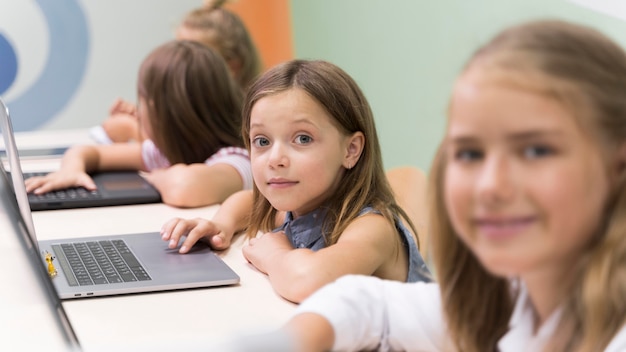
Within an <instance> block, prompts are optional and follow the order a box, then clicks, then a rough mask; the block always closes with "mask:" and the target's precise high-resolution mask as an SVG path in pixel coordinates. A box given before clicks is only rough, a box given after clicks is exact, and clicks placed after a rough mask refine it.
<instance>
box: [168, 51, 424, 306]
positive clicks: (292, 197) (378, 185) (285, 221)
mask: <svg viewBox="0 0 626 352" xmlns="http://www.w3.org/2000/svg"><path fill="white" fill-rule="evenodd" d="M242 135H243V136H244V139H245V143H246V146H247V147H248V149H249V150H250V159H251V163H252V172H253V177H254V181H255V187H254V191H253V192H246V191H243V192H238V193H236V194H234V195H233V196H231V197H230V198H229V199H227V200H226V201H225V202H224V203H223V204H222V206H221V207H220V209H219V211H218V212H217V214H216V215H215V217H214V218H213V220H212V221H208V220H204V219H188V220H184V219H179V218H176V219H172V220H170V221H169V222H167V223H166V224H165V225H164V226H163V239H164V240H166V241H170V247H172V248H175V247H176V246H177V245H178V244H179V242H181V238H182V237H183V236H187V237H186V239H185V240H184V241H183V242H182V245H181V248H180V252H181V253H185V252H187V250H188V249H189V248H190V246H191V245H192V244H193V243H195V242H196V241H198V240H204V241H207V242H209V243H210V244H211V245H212V246H213V247H214V248H217V249H223V248H226V247H228V246H229V245H230V241H231V238H232V236H233V234H234V233H236V232H238V231H240V230H243V229H244V227H245V226H246V224H248V226H247V229H246V230H247V234H248V236H249V237H250V241H249V245H248V246H246V247H245V248H244V249H243V253H244V256H245V257H246V258H247V259H248V261H249V262H250V263H252V265H254V266H255V267H256V268H257V269H259V270H260V271H262V272H263V273H266V274H267V275H268V276H269V280H270V282H271V283H272V286H273V287H274V289H275V290H276V291H277V292H278V294H280V295H281V296H283V297H284V298H286V299H288V300H290V301H293V302H299V301H301V300H302V299H304V298H305V297H307V296H308V295H310V294H311V293H312V292H313V291H315V290H316V289H318V288H319V287H321V286H323V285H324V284H326V283H329V282H331V281H333V280H335V279H337V278H338V277H340V276H342V275H345V274H351V273H352V274H367V275H374V276H378V277H381V278H385V279H392V280H398V281H420V280H429V273H428V269H427V268H426V266H425V264H424V261H423V259H422V257H421V256H420V253H419V250H418V246H417V243H416V241H415V239H414V237H413V235H412V233H411V232H410V231H409V230H407V228H405V227H404V226H403V224H402V222H401V219H404V220H405V221H406V223H408V224H410V225H409V227H411V228H413V225H412V224H411V223H410V220H409V219H408V217H407V216H406V214H405V212H404V211H403V210H402V209H401V208H400V207H399V206H398V205H397V204H396V201H395V200H394V197H393V193H392V190H391V188H390V186H389V183H388V182H387V179H386V177H385V173H384V171H383V163H382V160H381V151H380V146H379V143H378V139H377V135H376V128H375V125H374V119H373V116H372V111H371V109H370V107H369V104H368V102H367V100H366V99H365V97H364V95H363V93H362V92H361V90H360V89H359V87H358V86H357V85H356V83H355V82H354V80H353V79H352V78H351V77H350V76H348V75H347V74H346V73H345V72H344V71H343V70H341V69H340V68H339V67H337V66H335V65H333V64H330V63H328V62H323V61H304V60H294V61H290V62H287V63H284V64H281V65H279V66H276V67H274V68H272V69H271V70H269V71H268V72H266V73H264V74H263V75H262V76H261V77H260V78H259V79H258V80H257V81H256V82H255V83H253V84H252V86H251V87H250V89H249V91H248V94H247V96H246V99H245V102H244V108H243V124H242ZM258 232H261V233H263V234H262V235H261V236H256V234H257V233H258Z"/></svg>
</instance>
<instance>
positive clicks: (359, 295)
mask: <svg viewBox="0 0 626 352" xmlns="http://www.w3.org/2000/svg"><path fill="white" fill-rule="evenodd" d="M304 312H309V313H316V314H319V315H321V316H323V317H325V318H326V319H327V320H328V321H329V322H330V324H331V325H332V327H333V329H334V331H335V344H334V347H333V351H359V350H372V349H377V350H379V351H449V350H454V349H453V346H452V345H451V342H450V339H449V338H448V336H447V332H446V331H447V329H446V324H445V321H444V314H443V310H442V307H441V299H440V293H439V285H438V284H436V283H423V282H417V283H402V282H398V281H386V280H381V279H379V278H376V277H372V276H359V275H348V276H344V277H342V278H340V279H339V280H337V281H336V282H334V283H332V284H330V285H327V286H325V287H323V288H322V289H320V290H318V291H317V292H316V293H315V294H313V295H312V296H310V297H309V298H308V299H307V300H305V301H304V302H302V303H301V304H300V306H299V307H298V308H297V309H296V314H299V313H304ZM558 314H559V312H556V313H555V314H554V315H553V316H551V317H550V318H549V319H548V320H547V321H546V322H545V323H544V324H543V325H542V327H541V328H540V329H539V331H538V332H537V333H536V334H535V333H533V331H534V323H533V313H532V303H531V302H530V299H529V298H528V295H527V293H526V291H525V289H524V287H523V286H522V287H521V291H520V294H519V295H518V298H517V301H516V304H515V308H514V311H513V314H512V316H511V320H510V322H509V328H510V329H509V331H508V332H507V333H506V334H505V335H504V336H503V337H502V338H501V339H500V341H499V343H498V349H499V351H501V352H517V351H541V349H542V348H543V346H545V343H546V342H547V341H548V340H549V338H550V336H551V334H552V333H553V332H554V329H555V328H556V325H557V323H558ZM619 351H626V326H625V327H622V329H621V330H620V331H619V332H618V333H617V334H616V335H615V336H614V338H613V340H612V342H611V343H610V344H609V346H607V348H606V349H605V352H619Z"/></svg>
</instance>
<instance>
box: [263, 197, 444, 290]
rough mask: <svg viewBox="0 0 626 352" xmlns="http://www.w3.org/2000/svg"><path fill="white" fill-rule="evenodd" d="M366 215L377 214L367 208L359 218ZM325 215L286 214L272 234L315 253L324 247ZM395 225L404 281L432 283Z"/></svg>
mask: <svg viewBox="0 0 626 352" xmlns="http://www.w3.org/2000/svg"><path fill="white" fill-rule="evenodd" d="M367 213H378V212H377V211H376V210H375V209H374V208H372V207H369V206H368V207H364V208H363V209H361V211H360V213H359V216H361V215H364V214H367ZM325 215H326V210H325V209H322V208H319V209H316V210H314V211H312V212H310V213H308V214H306V215H303V216H301V217H299V218H297V219H294V218H293V214H292V213H291V212H287V214H286V216H285V222H284V223H283V224H282V226H280V227H278V228H276V229H274V231H273V232H279V231H284V232H285V234H286V235H287V238H288V239H289V241H290V242H291V245H292V246H293V248H308V249H310V250H313V251H317V250H319V249H321V248H324V247H326V243H325V242H324V236H322V225H323V223H324V218H325ZM395 225H396V229H397V230H398V234H399V235H400V237H401V239H402V244H403V246H404V249H405V250H406V251H407V254H408V257H409V272H408V276H407V278H406V281H407V282H417V281H425V282H430V281H432V279H431V277H432V275H431V274H430V271H429V270H428V267H427V266H426V263H425V262H424V259H423V258H422V255H421V254H420V252H419V250H418V249H417V244H416V243H415V239H414V238H413V235H412V234H411V232H410V231H409V230H408V229H407V228H406V227H405V226H404V225H403V224H402V222H401V221H399V220H398V219H396V222H395Z"/></svg>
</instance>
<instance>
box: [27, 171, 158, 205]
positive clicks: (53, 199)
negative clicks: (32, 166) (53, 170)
mask: <svg viewBox="0 0 626 352" xmlns="http://www.w3.org/2000/svg"><path fill="white" fill-rule="evenodd" d="M44 174H46V173H45V172H44V173H37V172H28V173H25V174H24V178H25V179H27V178H29V177H32V176H42V175H44ZM91 178H92V179H93V181H94V182H95V183H96V187H97V189H96V190H94V191H89V190H87V189H85V188H83V187H72V188H67V189H63V190H57V191H52V192H48V193H44V194H33V193H29V194H28V202H29V203H30V208H31V210H59V209H74V208H91V207H104V206H111V205H131V204H149V203H159V202H161V195H160V194H159V192H158V191H157V190H156V188H154V187H153V186H152V185H151V184H150V183H149V182H148V181H146V180H145V179H144V178H143V177H141V175H139V173H137V172H136V171H106V172H100V173H95V174H92V175H91ZM22 182H23V181H22Z"/></svg>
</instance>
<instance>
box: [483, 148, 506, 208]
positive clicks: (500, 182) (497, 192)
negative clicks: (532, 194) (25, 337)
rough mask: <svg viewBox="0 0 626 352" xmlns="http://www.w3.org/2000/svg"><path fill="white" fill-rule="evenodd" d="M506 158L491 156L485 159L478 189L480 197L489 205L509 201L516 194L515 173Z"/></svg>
mask: <svg viewBox="0 0 626 352" xmlns="http://www.w3.org/2000/svg"><path fill="white" fill-rule="evenodd" d="M511 169H512V166H511V165H510V163H509V162H507V160H506V158H501V157H491V158H489V159H487V160H486V161H485V163H484V164H483V167H482V170H481V171H480V174H479V178H478V180H477V182H476V190H477V193H478V197H479V199H480V200H481V201H482V202H484V203H485V204H487V205H497V204H501V203H503V202H506V201H508V200H509V199H510V198H511V197H512V195H513V194H514V175H513V173H512V170H511Z"/></svg>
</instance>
